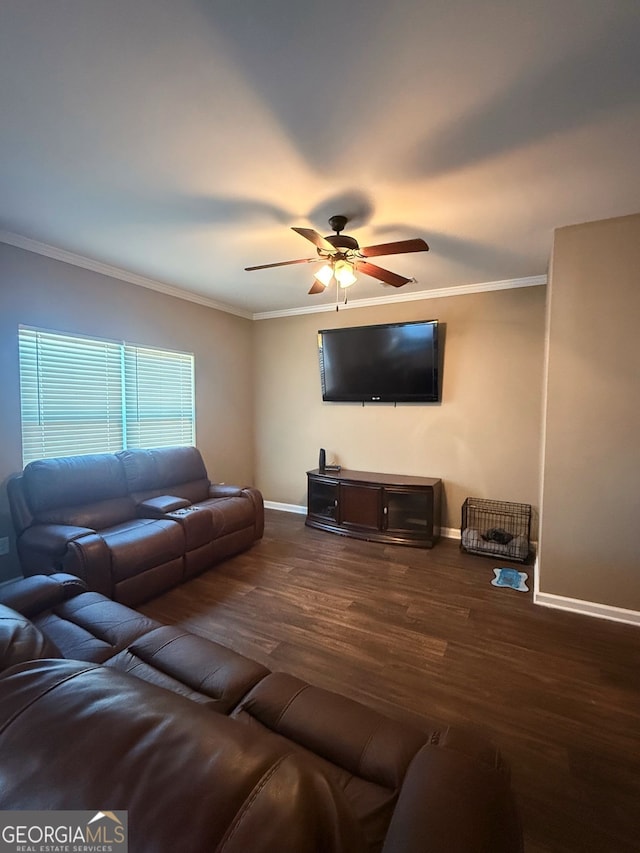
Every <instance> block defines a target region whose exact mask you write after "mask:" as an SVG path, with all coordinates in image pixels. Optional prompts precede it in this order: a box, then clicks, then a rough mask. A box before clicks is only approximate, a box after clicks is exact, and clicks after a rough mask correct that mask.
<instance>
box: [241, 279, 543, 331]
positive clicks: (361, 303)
mask: <svg viewBox="0 0 640 853" xmlns="http://www.w3.org/2000/svg"><path fill="white" fill-rule="evenodd" d="M546 283H547V276H546V275H531V276H528V277H527V278H509V279H505V280H504V281H485V282H481V283H479V284H460V285H457V286H453V287H438V288H434V289H433V290H419V291H416V292H414V293H394V294H393V295H392V296H380V297H375V298H373V299H352V300H350V301H349V302H347V303H346V305H341V304H338V307H339V309H340V311H348V310H349V309H350V308H367V307H369V306H372V305H373V306H375V305H390V304H392V303H397V302H417V301H420V300H423V299H442V298H444V297H449V296H468V295H470V294H473V293H487V292H489V291H491V290H515V289H517V288H520V287H540V286H541V285H545V284H546ZM335 310H336V303H335V302H332V303H328V304H325V305H313V306H311V307H309V308H285V309H283V310H281V311H263V312H260V313H257V314H253V317H252V319H254V320H271V319H274V318H275V317H296V316H298V315H300V314H321V313H323V312H325V311H335Z"/></svg>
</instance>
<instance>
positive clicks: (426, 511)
mask: <svg viewBox="0 0 640 853" xmlns="http://www.w3.org/2000/svg"><path fill="white" fill-rule="evenodd" d="M441 494H442V481H441V480H438V479H433V478H431V477H409V476H406V475H403V474H395V475H394V474H373V473H371V472H369V471H348V470H345V469H341V470H340V471H323V472H321V471H320V470H319V469H318V468H316V469H315V470H313V471H307V519H306V522H305V523H306V524H307V525H308V526H309V527H318V528H320V529H321V530H330V531H331V532H332V533H339V534H341V535H343V536H353V537H354V538H356V539H369V540H372V541H374V542H389V543H393V544H396V545H412V546H413V547H414V548H432V547H433V545H434V544H435V542H436V541H437V540H438V537H439V536H440V503H441Z"/></svg>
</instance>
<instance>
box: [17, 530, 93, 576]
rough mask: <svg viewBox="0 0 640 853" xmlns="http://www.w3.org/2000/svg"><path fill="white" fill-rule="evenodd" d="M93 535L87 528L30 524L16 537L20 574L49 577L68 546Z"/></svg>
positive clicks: (59, 565)
mask: <svg viewBox="0 0 640 853" xmlns="http://www.w3.org/2000/svg"><path fill="white" fill-rule="evenodd" d="M92 535H95V530H91V529H90V528H89V527H76V526H75V525H71V524H33V525H32V526H31V527H27V529H26V530H24V531H23V532H22V534H21V535H20V536H19V537H18V554H19V556H20V564H21V566H22V574H23V575H25V577H26V576H28V575H43V574H44V575H50V574H53V573H54V572H58V571H60V569H61V568H62V563H63V560H64V557H65V555H66V553H67V549H68V547H69V544H70V543H71V542H74V541H76V540H78V539H82V538H83V537H85V536H92Z"/></svg>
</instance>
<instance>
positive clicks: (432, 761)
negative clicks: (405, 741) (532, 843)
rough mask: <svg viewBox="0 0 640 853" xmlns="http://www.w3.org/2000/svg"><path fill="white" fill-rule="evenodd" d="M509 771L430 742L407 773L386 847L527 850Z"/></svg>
mask: <svg viewBox="0 0 640 853" xmlns="http://www.w3.org/2000/svg"><path fill="white" fill-rule="evenodd" d="M522 850H523V841H522V830H521V827H520V823H519V819H518V815H517V811H516V807H515V803H514V800H513V795H512V793H511V790H510V788H509V783H508V778H507V774H506V773H504V772H502V771H501V770H500V768H496V767H495V766H491V765H490V764H488V763H486V762H484V761H481V760H476V759H474V758H472V757H470V756H469V755H468V754H465V753H462V752H458V751H457V750H455V749H449V748H447V747H441V746H434V745H431V744H429V745H427V746H425V747H423V748H422V749H421V750H420V752H418V753H417V755H416V756H415V758H414V759H413V761H412V763H411V765H410V766H409V770H408V771H407V775H406V776H405V779H404V783H403V786H402V789H401V791H400V796H399V798H398V803H397V805H396V808H395V811H394V813H393V817H392V819H391V823H390V825H389V831H388V832H387V837H386V839H385V843H384V847H383V848H382V853H486V851H491V853H522Z"/></svg>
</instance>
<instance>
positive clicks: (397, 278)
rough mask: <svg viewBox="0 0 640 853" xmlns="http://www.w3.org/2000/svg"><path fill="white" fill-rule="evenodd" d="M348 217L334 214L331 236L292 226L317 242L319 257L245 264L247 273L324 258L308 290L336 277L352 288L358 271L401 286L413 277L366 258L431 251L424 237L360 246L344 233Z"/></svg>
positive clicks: (316, 289)
mask: <svg viewBox="0 0 640 853" xmlns="http://www.w3.org/2000/svg"><path fill="white" fill-rule="evenodd" d="M348 221H349V220H348V218H347V217H346V216H332V217H330V219H329V225H330V226H331V228H333V230H334V231H335V232H336V233H335V234H330V235H329V236H328V237H322V236H321V235H320V234H318V232H317V231H314V230H313V228H292V229H291V230H292V231H295V232H296V233H298V234H300V235H301V236H302V237H304V238H305V239H306V240H309V241H310V242H311V243H313V244H314V246H315V247H316V250H317V257H313V258H299V259H298V260H295V261H279V262H278V263H275V264H260V265H259V266H257V267H245V270H246V271H247V272H250V271H251V270H265V269H271V268H272V267H284V266H290V265H291V264H313V263H319V262H320V261H324V262H325V263H324V266H322V267H321V268H320V269H319V270H318V272H317V273H315V280H314V282H313V284H312V285H311V290H310V291H309V293H322V292H323V291H324V290H325V288H326V287H327V285H328V284H329V283H330V282H331V280H332V279H334V278H335V280H336V284H337V286H339V287H343V288H346V287H350V286H351V285H352V284H354V283H355V281H356V280H357V279H356V272H359V273H363V274H364V275H368V276H371V277H372V278H375V279H377V280H378V281H381V282H384V283H385V284H390V285H392V287H402V285H403V284H407V282H409V281H413V279H411V278H406V277H405V276H403V275H398V274H397V273H394V272H390V271H389V270H385V269H383V268H382V267H379V266H376V264H372V263H370V262H369V261H368V260H367V258H375V257H379V256H381V255H402V254H405V253H407V252H428V251H429V247H428V246H427V244H426V243H425V241H424V240H421V239H419V238H416V239H415V240H398V241H396V242H395V243H379V244H378V245H377V246H363V247H362V248H361V247H360V246H359V245H358V241H357V240H356V239H355V237H349V236H348V235H347V234H342V233H341V232H342V231H344V228H345V226H346V224H347V222H348Z"/></svg>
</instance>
